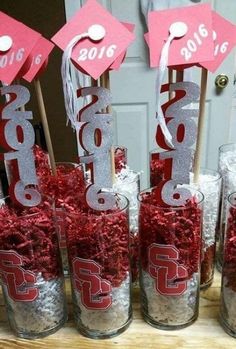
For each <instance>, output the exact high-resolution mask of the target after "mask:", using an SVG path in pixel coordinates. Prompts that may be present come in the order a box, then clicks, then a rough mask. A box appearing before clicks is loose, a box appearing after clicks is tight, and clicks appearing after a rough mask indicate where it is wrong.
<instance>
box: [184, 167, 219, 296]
mask: <svg viewBox="0 0 236 349" xmlns="http://www.w3.org/2000/svg"><path fill="white" fill-rule="evenodd" d="M221 182H222V180H221V176H220V174H219V173H218V172H217V171H214V170H209V169H204V168H203V169H201V171H200V176H199V180H198V183H193V174H192V173H191V174H190V185H191V186H194V187H195V188H196V189H198V190H200V191H201V192H202V193H203V195H204V204H203V229H202V238H203V255H202V262H201V289H206V288H208V287H209V286H210V285H211V284H212V282H213V277H214V267H215V253H216V230H217V223H218V214H219V203H220V195H221Z"/></svg>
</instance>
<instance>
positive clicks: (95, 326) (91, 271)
mask: <svg viewBox="0 0 236 349" xmlns="http://www.w3.org/2000/svg"><path fill="white" fill-rule="evenodd" d="M113 195H114V196H115V200H116V207H115V208H114V209H111V210H109V211H105V212H100V211H91V210H88V211H85V210H79V211H78V212H75V213H73V214H72V213H68V214H67V220H68V223H69V224H68V227H67V248H68V256H69V265H70V269H71V284H72V292H73V302H74V314H75V319H76V323H77V327H78V330H79V331H80V333H82V334H83V335H85V336H87V337H90V338H110V337H113V336H115V335H118V334H119V333H121V332H123V331H124V330H125V329H126V328H127V327H128V326H129V324H130V322H131V319H132V310H131V295H130V290H131V275H130V261H129V216H128V200H127V199H126V198H125V197H124V196H122V195H120V194H113Z"/></svg>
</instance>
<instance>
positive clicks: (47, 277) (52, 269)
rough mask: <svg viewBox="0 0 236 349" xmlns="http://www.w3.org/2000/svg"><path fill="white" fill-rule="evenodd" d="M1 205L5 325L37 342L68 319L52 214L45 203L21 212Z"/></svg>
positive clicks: (0, 253)
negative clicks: (6, 316) (37, 339)
mask: <svg viewBox="0 0 236 349" xmlns="http://www.w3.org/2000/svg"><path fill="white" fill-rule="evenodd" d="M4 201H5V202H2V204H1V207H0V275H1V281H2V289H3V295H4V299H5V303H6V309H7V315H8V319H9V323H10V326H11V328H12V329H13V331H14V332H15V333H16V335H17V336H19V337H23V338H29V339H33V338H39V337H44V336H46V335H49V334H51V333H53V332H55V331H57V330H58V329H59V328H61V327H62V326H63V324H64V323H65V321H66V319H67V312H66V299H65V292H64V278H63V271H62V264H61V259H60V250H59V246H58V239H57V232H56V228H55V224H54V217H53V211H52V210H51V207H50V205H49V204H48V203H47V202H44V203H43V204H42V205H41V206H39V207H37V208H31V209H27V210H24V211H22V210H21V209H19V208H18V207H14V205H12V203H11V202H10V200H9V199H8V198H7V199H5V200H4Z"/></svg>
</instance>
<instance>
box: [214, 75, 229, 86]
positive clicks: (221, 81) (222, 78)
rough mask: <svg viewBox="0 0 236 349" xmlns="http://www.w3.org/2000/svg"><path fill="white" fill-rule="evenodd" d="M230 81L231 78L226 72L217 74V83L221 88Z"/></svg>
mask: <svg viewBox="0 0 236 349" xmlns="http://www.w3.org/2000/svg"><path fill="white" fill-rule="evenodd" d="M228 83H229V78H228V76H227V75H225V74H220V75H217V77H216V78H215V85H216V87H218V88H220V89H223V88H225V87H226V86H227V85H228Z"/></svg>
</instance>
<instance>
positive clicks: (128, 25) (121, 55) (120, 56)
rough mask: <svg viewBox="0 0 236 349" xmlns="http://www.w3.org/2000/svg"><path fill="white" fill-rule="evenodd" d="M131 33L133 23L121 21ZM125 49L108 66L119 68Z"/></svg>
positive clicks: (133, 26)
mask: <svg viewBox="0 0 236 349" xmlns="http://www.w3.org/2000/svg"><path fill="white" fill-rule="evenodd" d="M121 23H122V24H123V25H124V26H125V27H126V28H127V29H128V30H129V31H130V32H131V33H133V31H134V28H135V25H134V24H132V23H126V22H121ZM126 53H127V50H125V51H124V52H122V53H121V54H120V55H119V56H118V57H117V58H116V60H115V61H114V62H113V63H112V65H111V66H110V69H111V70H119V69H120V66H121V64H122V63H123V61H124V59H125V56H126Z"/></svg>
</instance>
